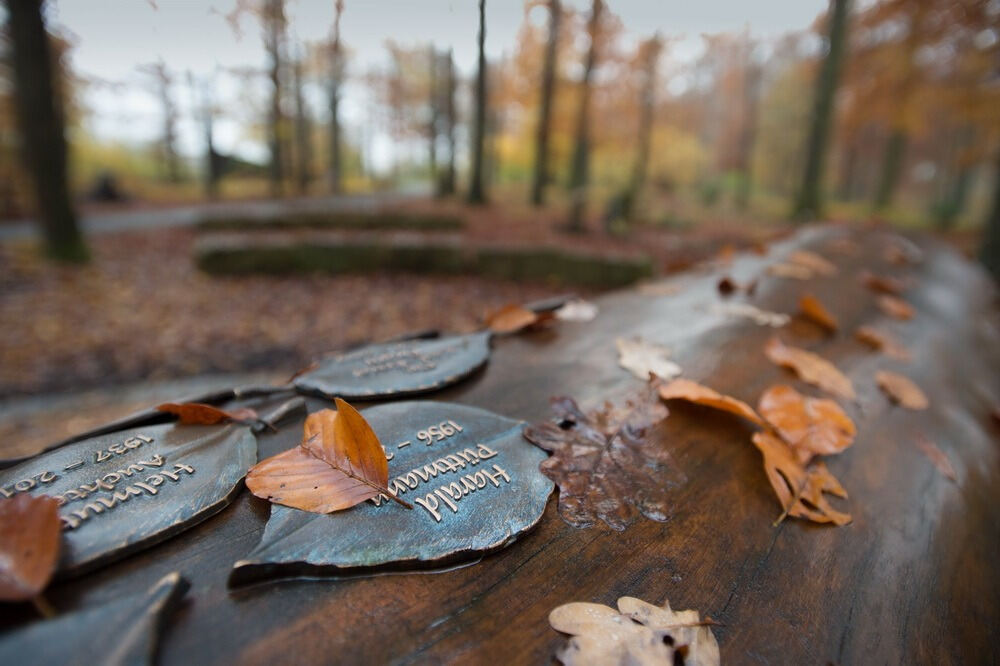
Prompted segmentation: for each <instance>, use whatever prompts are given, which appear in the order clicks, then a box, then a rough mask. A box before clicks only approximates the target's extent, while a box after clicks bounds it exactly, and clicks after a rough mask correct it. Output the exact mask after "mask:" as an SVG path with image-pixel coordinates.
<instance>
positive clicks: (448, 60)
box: [438, 50, 455, 196]
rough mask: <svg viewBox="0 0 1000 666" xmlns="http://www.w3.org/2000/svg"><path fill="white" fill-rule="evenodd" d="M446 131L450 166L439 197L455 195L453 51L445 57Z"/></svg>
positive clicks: (444, 177) (440, 184)
mask: <svg viewBox="0 0 1000 666" xmlns="http://www.w3.org/2000/svg"><path fill="white" fill-rule="evenodd" d="M443 62H444V77H445V80H444V109H443V111H444V123H445V127H444V131H445V136H446V138H447V140H448V164H447V165H445V168H444V173H443V174H442V175H441V178H440V180H439V181H438V196H449V195H452V194H455V65H454V63H453V62H452V57H451V51H450V50H449V51H448V53H447V55H445V57H444V60H443Z"/></svg>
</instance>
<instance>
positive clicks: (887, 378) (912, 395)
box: [875, 370, 930, 410]
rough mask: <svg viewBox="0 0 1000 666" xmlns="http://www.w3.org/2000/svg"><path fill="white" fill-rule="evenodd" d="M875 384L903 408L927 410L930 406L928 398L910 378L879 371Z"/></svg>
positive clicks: (876, 374)
mask: <svg viewBox="0 0 1000 666" xmlns="http://www.w3.org/2000/svg"><path fill="white" fill-rule="evenodd" d="M875 382H876V383H877V384H878V387H879V388H880V389H882V391H883V392H884V393H885V394H886V395H887V396H889V399H890V400H892V401H893V402H895V403H896V404H898V405H900V406H902V407H905V408H907V409H915V410H920V409H927V407H928V406H929V405H930V402H929V401H928V400H927V396H926V395H924V392H923V391H921V390H920V387H919V386H917V385H916V384H914V383H913V380H911V379H910V378H909V377H904V376H903V375H901V374H898V373H895V372H889V371H888V370H879V371H878V372H876V373H875Z"/></svg>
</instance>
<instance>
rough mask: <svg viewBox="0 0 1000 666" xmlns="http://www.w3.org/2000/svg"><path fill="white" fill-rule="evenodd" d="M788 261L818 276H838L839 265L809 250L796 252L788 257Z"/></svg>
mask: <svg viewBox="0 0 1000 666" xmlns="http://www.w3.org/2000/svg"><path fill="white" fill-rule="evenodd" d="M788 261H789V262H790V263H792V264H795V265H797V266H803V267H805V268H808V269H809V270H810V271H812V272H813V273H816V274H817V275H836V274H837V265H836V264H834V263H832V262H830V261H828V260H826V259H824V258H823V257H821V256H820V255H818V254H816V253H815V252H810V251H809V250H796V251H795V252H792V253H791V254H790V255H788Z"/></svg>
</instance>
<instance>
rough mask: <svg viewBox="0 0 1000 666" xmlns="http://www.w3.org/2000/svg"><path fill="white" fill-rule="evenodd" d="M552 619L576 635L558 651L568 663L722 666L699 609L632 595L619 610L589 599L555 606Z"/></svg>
mask: <svg viewBox="0 0 1000 666" xmlns="http://www.w3.org/2000/svg"><path fill="white" fill-rule="evenodd" d="M549 624H550V625H551V626H552V628H553V629H555V630H556V631H561V632H562V633H564V634H570V636H572V638H570V640H569V641H568V642H567V643H566V645H565V646H564V647H563V648H562V649H561V650H560V651H559V652H558V653H557V654H556V658H557V659H558V660H559V661H561V662H562V663H563V664H565V665H566V666H575V665H578V664H579V665H582V664H642V665H646V666H653V665H654V664H663V665H664V666H673V665H674V664H675V663H678V662H682V663H684V664H685V665H686V666H718V664H719V659H720V656H719V644H718V643H717V642H716V640H715V636H714V635H713V634H712V630H711V629H710V628H709V626H708V622H705V621H702V620H701V619H700V618H699V615H698V611H695V610H686V611H674V610H671V608H670V603H669V602H664V604H663V608H660V607H659V606H654V605H652V604H649V603H646V602H645V601H642V600H641V599H636V598H634V597H621V598H620V599H618V610H617V611H615V609H613V608H610V607H608V606H604V605H602V604H593V603H585V602H573V603H568V604H563V605H562V606H559V607H557V608H554V609H553V610H552V612H550V613H549Z"/></svg>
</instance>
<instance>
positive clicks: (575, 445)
mask: <svg viewBox="0 0 1000 666" xmlns="http://www.w3.org/2000/svg"><path fill="white" fill-rule="evenodd" d="M552 411H553V412H554V414H555V419H554V421H549V422H545V423H540V424H536V425H532V426H529V427H528V428H526V429H525V431H524V436H525V437H526V438H527V439H528V441H530V442H532V443H534V444H535V445H537V446H539V447H541V448H543V449H545V450H546V451H549V452H550V453H551V454H552V455H551V456H550V457H549V458H547V459H546V460H544V461H542V463H541V465H539V469H541V471H542V473H543V474H544V475H545V476H547V477H549V478H550V479H552V480H553V481H554V482H555V483H556V484H557V485H558V486H559V514H560V515H561V516H562V518H563V520H565V521H566V522H567V523H569V524H570V525H572V526H573V527H590V526H592V525H594V524H595V523H597V521H603V522H604V523H606V524H607V525H608V526H609V527H611V528H613V529H615V530H619V531H620V530H624V529H625V528H626V527H627V526H628V525H630V524H631V523H633V522H634V521H635V520H636V518H637V517H638V515H639V514H640V513H641V514H642V515H644V516H646V517H647V518H650V519H651V520H658V521H665V520H667V519H668V518H669V517H670V508H671V502H670V493H669V490H670V488H672V487H674V486H677V485H680V484H681V483H683V482H684V481H685V480H686V479H685V477H684V475H683V474H682V473H681V472H680V471H679V470H678V469H677V467H676V465H675V464H674V461H673V458H672V457H671V456H670V454H669V453H668V452H667V450H666V449H665V448H664V446H663V443H662V442H660V441H657V440H655V439H652V438H650V437H649V436H648V435H649V431H650V429H651V428H652V426H653V425H654V424H656V423H658V422H659V421H661V420H663V419H664V418H665V417H666V416H667V413H668V412H667V408H666V407H665V406H664V405H663V403H661V402H660V401H659V400H658V399H657V398H656V395H655V384H651V385H650V386H649V387H647V389H646V390H645V391H644V393H643V394H642V395H640V396H639V397H638V398H634V399H630V400H628V401H627V402H626V403H625V405H624V407H623V408H616V407H614V406H613V405H611V404H610V403H606V404H605V406H604V408H603V409H602V410H596V411H593V412H591V413H589V414H585V413H583V412H582V411H581V410H580V408H579V407H578V406H577V404H576V402H574V401H573V399H572V398H566V397H559V398H553V399H552Z"/></svg>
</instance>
